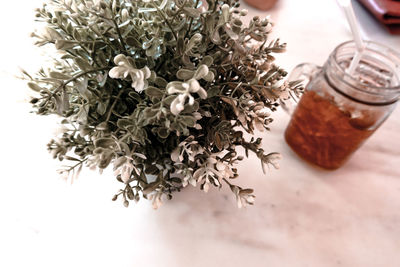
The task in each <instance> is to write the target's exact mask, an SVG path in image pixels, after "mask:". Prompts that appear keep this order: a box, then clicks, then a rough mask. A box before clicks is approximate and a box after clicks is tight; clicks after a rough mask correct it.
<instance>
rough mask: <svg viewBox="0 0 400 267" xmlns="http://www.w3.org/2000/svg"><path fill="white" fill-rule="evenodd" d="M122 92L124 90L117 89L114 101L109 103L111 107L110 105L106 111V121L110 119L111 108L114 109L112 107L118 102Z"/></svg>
mask: <svg viewBox="0 0 400 267" xmlns="http://www.w3.org/2000/svg"><path fill="white" fill-rule="evenodd" d="M123 92H124V90H121V91H119V93H118V95H117V96H116V98H115V100H114V102H113V103H112V105H111V107H110V110H109V111H108V114H107V118H106V122H108V121H109V120H110V118H111V114H112V112H113V110H114V108H115V105H116V104H117V102H118V100H119V98H120V97H121V95H122V93H123Z"/></svg>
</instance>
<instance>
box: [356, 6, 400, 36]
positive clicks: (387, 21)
mask: <svg viewBox="0 0 400 267" xmlns="http://www.w3.org/2000/svg"><path fill="white" fill-rule="evenodd" d="M358 2H360V3H361V4H362V5H363V6H364V7H365V8H366V9H368V10H369V12H371V13H372V15H374V16H375V17H376V18H377V19H378V20H379V21H380V22H381V23H382V24H383V25H385V26H386V28H387V29H388V30H389V32H390V33H392V34H400V1H399V0H358Z"/></svg>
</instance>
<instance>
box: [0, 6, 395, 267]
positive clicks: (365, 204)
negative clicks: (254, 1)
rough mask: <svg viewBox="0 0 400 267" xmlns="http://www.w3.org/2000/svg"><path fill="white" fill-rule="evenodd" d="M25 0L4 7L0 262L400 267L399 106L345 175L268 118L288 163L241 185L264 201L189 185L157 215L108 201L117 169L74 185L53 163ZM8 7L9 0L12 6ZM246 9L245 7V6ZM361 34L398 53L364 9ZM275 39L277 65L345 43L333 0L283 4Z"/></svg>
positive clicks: (280, 119) (270, 142) (317, 58)
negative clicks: (323, 164) (28, 81)
mask: <svg viewBox="0 0 400 267" xmlns="http://www.w3.org/2000/svg"><path fill="white" fill-rule="evenodd" d="M40 2H41V1H38V0H35V1H28V0H24V1H23V0H20V1H14V2H12V3H13V5H11V4H9V5H8V7H7V8H6V7H5V6H4V5H3V7H2V8H1V11H0V12H1V16H0V20H1V25H2V38H1V42H0V48H1V51H2V52H1V55H2V57H1V59H2V60H1V62H0V68H1V69H0V77H1V82H2V86H1V90H2V99H3V100H2V101H1V105H0V111H1V112H0V116H1V119H0V123H1V133H0V135H1V144H2V145H1V153H0V157H1V161H0V162H1V165H0V166H1V167H0V174H1V179H0V212H1V219H0V266H4V267H10V266H19V267H25V266H35V267H36V266H37V267H47V266H49V267H50V266H58V267H64V266H65V267H71V266H74V267H87V266H96V267H101V266H118V267H127V266H149V267H153V266H154V267H156V266H157V267H159V266H165V267H181V266H182V267H183V266H199V267H200V266H232V267H236V266H279V267H286V266H287V267H289V266H290V267H292V266H302V267H306V266H307V267H311V266H315V267H321V266H324V267H330V266H349V267H358V266H359V267H367V266H368V267H377V266H382V267H397V266H400V138H399V133H400V108H397V109H396V110H395V111H394V113H393V114H392V116H391V117H390V118H389V119H388V120H387V121H386V122H385V123H384V125H383V126H382V127H381V128H380V129H379V130H378V131H377V132H376V133H375V134H374V135H373V136H372V137H371V138H370V139H369V140H368V141H367V142H366V143H365V145H364V146H363V147H362V148H361V149H360V150H359V151H358V152H357V153H356V154H354V156H353V157H352V159H351V160H350V161H349V162H348V163H347V164H346V165H345V166H344V167H343V168H341V169H339V170H337V171H322V170H319V169H315V168H313V167H311V166H309V165H307V164H305V163H304V162H302V161H301V160H299V159H298V158H297V157H296V156H295V155H294V154H293V152H291V150H290V149H289V148H288V146H287V145H286V144H285V142H284V139H283V131H284V129H285V127H286V125H287V123H288V120H289V116H288V115H286V114H285V113H284V112H283V111H278V112H276V114H274V118H275V122H274V123H273V125H272V129H271V132H268V133H262V134H261V135H262V136H263V137H264V138H265V139H264V148H265V149H266V150H267V151H279V152H281V154H282V155H283V159H282V160H281V163H280V165H281V169H280V170H273V169H271V170H270V171H268V173H267V174H266V175H263V173H262V171H261V169H260V166H259V162H258V160H256V159H255V158H254V157H250V158H249V159H247V160H245V161H244V162H243V164H242V165H240V168H239V172H240V178H239V180H240V183H241V184H243V185H246V186H249V187H253V188H255V193H256V195H257V198H256V205H255V206H253V207H248V208H246V209H237V208H236V206H235V202H234V199H233V198H232V197H231V194H230V192H228V190H229V189H226V188H225V189H222V190H221V191H220V192H218V191H217V190H211V192H209V193H208V194H205V193H203V192H200V191H199V190H198V189H197V188H187V189H185V190H184V191H183V192H181V193H179V194H176V195H175V197H174V199H173V200H172V201H169V202H166V203H165V204H164V205H163V206H162V207H161V208H160V209H159V210H157V211H154V210H153V209H152V208H151V205H150V203H148V202H145V201H144V202H139V203H138V204H136V205H131V207H130V208H128V209H126V208H123V207H122V205H121V203H119V202H117V203H115V202H112V201H111V197H112V195H113V193H114V192H115V191H116V190H117V188H118V184H117V183H116V182H115V180H114V178H113V176H112V173H111V171H106V172H105V173H104V174H103V175H99V174H98V173H94V172H91V171H84V172H83V173H82V174H81V176H80V178H79V179H78V180H76V181H75V182H74V183H73V184H72V185H71V184H70V183H66V182H65V181H64V180H62V179H61V178H60V177H58V175H57V173H56V169H57V168H58V167H59V164H60V163H59V162H56V161H53V160H52V159H51V157H50V156H49V155H48V154H47V151H46V146H45V145H46V143H47V141H48V140H49V139H50V138H51V137H52V134H53V133H52V131H53V128H54V121H55V119H54V118H39V117H36V116H35V115H33V114H30V113H29V110H30V109H29V105H27V104H26V103H25V100H26V99H28V97H27V90H25V85H24V83H23V82H21V81H19V80H16V79H15V78H14V77H13V75H14V74H15V73H17V67H18V66H25V67H26V68H28V69H29V70H36V69H37V68H38V67H39V66H40V64H41V61H42V56H41V54H40V52H39V51H38V50H37V49H34V48H33V46H32V41H31V40H30V39H29V37H28V35H29V32H30V31H31V30H32V29H33V27H34V26H33V24H32V21H33V12H32V10H33V8H34V7H37V6H39V4H40ZM9 3H11V2H9ZM244 6H245V7H246V5H244ZM355 8H356V13H357V15H358V17H359V19H360V21H361V22H362V23H361V24H362V32H363V36H364V38H366V39H372V40H376V41H379V42H381V43H385V44H387V45H388V46H391V47H393V48H398V49H399V48H400V37H399V36H390V35H389V34H387V33H386V32H385V30H384V29H383V28H382V27H381V26H380V25H379V24H378V23H376V22H375V21H374V20H373V19H372V17H371V16H370V15H369V14H368V13H367V12H365V10H363V9H362V8H360V7H359V6H358V5H355ZM249 11H250V14H251V15H256V14H257V15H260V16H266V15H267V14H270V15H271V18H272V19H273V20H274V21H275V23H276V27H275V34H274V35H275V36H279V37H280V38H281V39H282V40H284V41H286V42H288V51H287V53H286V54H284V55H281V56H279V57H278V58H277V60H278V64H279V65H281V66H282V67H284V68H286V69H288V70H290V69H292V68H293V67H294V66H295V65H297V64H299V63H301V62H314V63H317V64H322V63H323V62H324V61H325V59H326V58H327V57H328V55H329V53H330V51H331V50H332V49H333V48H334V47H335V46H336V45H338V44H339V43H341V42H343V41H346V40H349V39H351V34H350V31H349V29H348V27H347V25H346V22H345V18H344V16H343V14H342V12H341V10H340V9H339V8H338V7H337V5H336V2H335V1H334V0H325V1H320V0H304V1H298V0H280V1H279V2H278V5H277V6H276V7H275V8H274V9H273V10H271V11H270V12H260V11H256V10H254V9H251V8H249Z"/></svg>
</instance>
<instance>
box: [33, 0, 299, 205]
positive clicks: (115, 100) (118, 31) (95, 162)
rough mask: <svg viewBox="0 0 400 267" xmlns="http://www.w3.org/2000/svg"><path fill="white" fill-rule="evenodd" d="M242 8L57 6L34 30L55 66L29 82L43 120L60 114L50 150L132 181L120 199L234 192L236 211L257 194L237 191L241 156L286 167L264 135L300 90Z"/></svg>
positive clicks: (264, 30)
mask: <svg viewBox="0 0 400 267" xmlns="http://www.w3.org/2000/svg"><path fill="white" fill-rule="evenodd" d="M246 14H247V11H246V10H240V9H239V2H238V1H237V0H223V1H214V0H206V1H199V0H99V1H96V0H50V2H49V3H48V4H45V5H43V7H42V8H40V9H37V14H36V17H37V19H38V20H39V21H42V22H44V23H45V24H46V26H45V30H44V32H43V33H33V37H35V38H36V44H37V45H39V46H44V45H52V46H54V47H55V48H56V49H57V51H58V53H57V56H55V55H54V56H55V57H56V59H54V67H52V68H51V69H41V70H40V71H39V72H38V74H37V75H35V76H33V75H29V74H28V73H26V72H25V76H26V78H27V79H29V82H28V85H29V87H30V88H31V89H33V90H34V91H36V92H37V93H38V95H37V97H35V98H33V99H32V100H31V103H32V104H33V106H34V108H35V109H36V111H37V114H40V115H48V114H58V115H59V116H62V117H63V119H62V127H61V129H60V131H61V133H60V136H58V137H57V138H55V139H54V140H52V141H51V142H50V143H49V145H48V149H49V151H50V152H51V153H52V155H53V156H54V157H55V158H58V159H59V160H66V161H69V162H72V163H71V166H68V167H67V168H65V169H62V170H61V171H60V172H61V173H64V174H68V175H71V176H76V175H78V173H79V172H80V170H81V169H82V167H83V166H84V165H86V166H88V167H90V168H93V169H100V170H103V169H105V168H107V167H108V166H109V165H112V166H113V168H114V172H115V176H116V179H117V180H118V181H119V182H121V183H122V184H123V186H122V189H121V190H120V191H119V192H118V193H117V194H116V195H115V196H114V198H113V200H116V199H117V198H119V197H121V198H122V199H123V203H124V205H125V206H128V205H129V201H130V200H134V201H138V200H139V199H140V198H142V197H144V198H147V199H151V200H152V202H153V206H154V207H155V208H157V207H158V206H159V205H160V204H161V202H162V199H163V198H164V197H166V198H171V197H172V193H173V192H174V191H179V190H180V189H181V188H183V187H185V186H187V185H188V184H191V185H193V186H196V185H198V186H199V187H200V189H201V190H203V191H205V192H207V191H208V190H209V188H210V187H222V185H223V184H226V185H228V186H229V187H230V188H231V190H232V192H233V193H234V195H235V196H236V199H237V203H238V205H239V207H241V206H243V205H246V204H252V203H253V201H254V195H253V190H252V189H243V188H241V187H239V186H237V185H234V184H233V183H232V180H233V179H235V178H237V177H238V173H237V169H236V168H235V165H236V164H237V163H238V162H240V161H241V160H242V159H243V157H242V156H240V155H238V153H237V151H236V147H238V146H241V147H243V148H244V149H245V151H246V155H247V154H248V152H249V151H251V152H254V153H255V154H256V155H257V157H258V158H259V159H260V160H261V164H262V166H263V168H264V165H268V164H269V165H272V166H274V167H278V165H277V163H276V160H277V159H278V158H279V154H278V153H265V151H264V150H263V149H262V148H261V139H260V138H250V139H249V140H246V137H245V132H247V133H250V134H253V132H254V130H255V129H258V130H261V131H262V130H264V129H267V130H268V127H269V124H270V123H271V122H272V119H271V118H270V112H271V111H275V110H276V108H277V106H278V103H279V101H280V100H282V99H286V98H288V96H289V94H290V93H293V92H294V93H296V94H297V93H298V91H299V90H300V88H299V86H298V84H297V83H288V82H285V81H284V80H283V78H284V77H285V75H286V74H287V73H286V72H285V71H284V70H283V69H281V68H279V67H278V66H277V65H275V64H274V63H273V61H274V57H273V55H272V54H273V53H280V52H283V51H284V50H285V44H281V43H280V42H279V40H272V41H270V40H268V35H269V33H270V31H271V29H272V24H271V22H270V21H269V20H268V19H260V18H259V17H254V18H253V19H252V20H251V21H250V22H249V23H248V25H245V24H244V23H243V22H242V20H241V17H243V16H245V15H246Z"/></svg>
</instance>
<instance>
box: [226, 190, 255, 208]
mask: <svg viewBox="0 0 400 267" xmlns="http://www.w3.org/2000/svg"><path fill="white" fill-rule="evenodd" d="M231 190H232V192H233V193H234V194H235V196H236V203H237V205H238V208H239V209H240V208H242V207H245V206H247V205H253V204H254V201H255V198H256V197H255V196H254V195H253V189H242V188H240V187H239V186H236V185H231Z"/></svg>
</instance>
